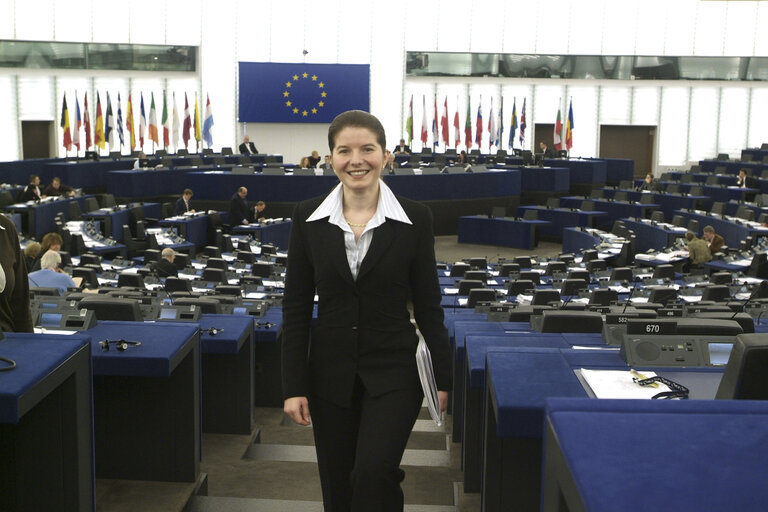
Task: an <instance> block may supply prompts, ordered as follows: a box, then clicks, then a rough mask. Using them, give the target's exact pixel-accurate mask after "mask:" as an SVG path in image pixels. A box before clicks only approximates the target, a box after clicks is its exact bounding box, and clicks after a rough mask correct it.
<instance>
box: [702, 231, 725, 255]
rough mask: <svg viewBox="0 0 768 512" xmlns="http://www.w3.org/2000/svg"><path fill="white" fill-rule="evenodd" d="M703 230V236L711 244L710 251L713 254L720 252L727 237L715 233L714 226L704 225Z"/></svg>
mask: <svg viewBox="0 0 768 512" xmlns="http://www.w3.org/2000/svg"><path fill="white" fill-rule="evenodd" d="M702 232H703V234H702V238H703V239H704V240H706V241H707V243H708V244H709V252H711V253H712V254H715V253H716V252H720V249H721V248H722V247H723V245H725V239H724V238H723V237H722V236H720V235H718V234H717V233H715V228H713V227H712V226H704V229H703V230H702Z"/></svg>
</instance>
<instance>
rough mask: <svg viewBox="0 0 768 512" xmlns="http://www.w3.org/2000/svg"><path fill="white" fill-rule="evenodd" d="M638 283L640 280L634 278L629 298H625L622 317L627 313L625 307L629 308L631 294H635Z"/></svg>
mask: <svg viewBox="0 0 768 512" xmlns="http://www.w3.org/2000/svg"><path fill="white" fill-rule="evenodd" d="M639 282H640V279H639V278H637V277H635V278H634V283H633V284H632V288H631V289H630V290H629V296H628V297H627V302H625V303H624V309H622V310H621V314H622V315H623V314H624V313H625V312H626V311H627V306H629V302H630V300H631V299H632V294H633V293H635V289H636V288H637V283H639ZM627 284H629V283H627Z"/></svg>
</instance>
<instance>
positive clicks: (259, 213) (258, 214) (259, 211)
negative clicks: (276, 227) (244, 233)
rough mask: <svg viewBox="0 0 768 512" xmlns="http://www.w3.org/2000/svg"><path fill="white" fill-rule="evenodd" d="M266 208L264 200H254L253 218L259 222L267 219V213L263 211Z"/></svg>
mask: <svg viewBox="0 0 768 512" xmlns="http://www.w3.org/2000/svg"><path fill="white" fill-rule="evenodd" d="M266 209H267V203H265V202H264V201H256V206H254V207H253V219H254V220H258V221H259V222H264V221H265V220H267V214H266V213H264V210H266Z"/></svg>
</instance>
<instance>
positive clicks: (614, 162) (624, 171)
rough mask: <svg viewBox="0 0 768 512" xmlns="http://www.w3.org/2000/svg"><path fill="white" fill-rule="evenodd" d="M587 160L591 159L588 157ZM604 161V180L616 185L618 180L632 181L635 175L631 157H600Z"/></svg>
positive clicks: (633, 162)
mask: <svg viewBox="0 0 768 512" xmlns="http://www.w3.org/2000/svg"><path fill="white" fill-rule="evenodd" d="M587 160H592V159H591V158H588V159H587ZM600 160H604V161H605V165H606V169H605V182H606V183H607V184H609V185H612V184H614V185H618V184H619V182H620V181H632V180H633V179H634V177H635V161H634V160H632V159H631V158H600Z"/></svg>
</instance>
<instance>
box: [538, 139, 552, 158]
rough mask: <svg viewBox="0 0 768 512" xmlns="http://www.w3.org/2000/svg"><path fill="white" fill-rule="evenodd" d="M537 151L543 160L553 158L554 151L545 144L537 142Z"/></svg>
mask: <svg viewBox="0 0 768 512" xmlns="http://www.w3.org/2000/svg"><path fill="white" fill-rule="evenodd" d="M539 149H540V150H541V151H539V152H540V153H541V154H542V155H544V158H555V150H554V149H550V148H548V147H547V143H546V142H539Z"/></svg>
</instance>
